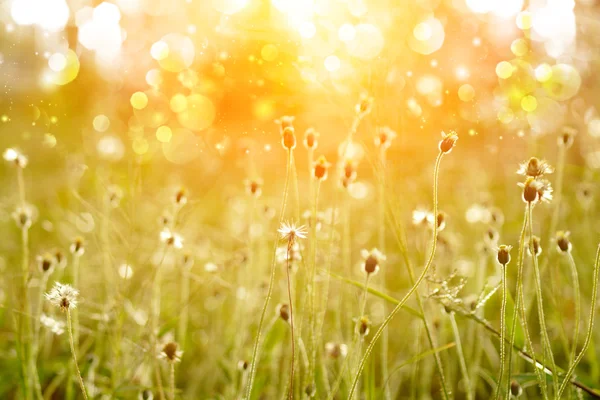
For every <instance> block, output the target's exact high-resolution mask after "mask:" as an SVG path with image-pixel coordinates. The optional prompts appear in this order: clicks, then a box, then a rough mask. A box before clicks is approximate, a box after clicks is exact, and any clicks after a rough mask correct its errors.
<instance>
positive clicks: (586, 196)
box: [576, 183, 594, 209]
mask: <svg viewBox="0 0 600 400" xmlns="http://www.w3.org/2000/svg"><path fill="white" fill-rule="evenodd" d="M576 195H577V200H578V201H579V203H580V204H581V207H583V208H584V209H588V208H590V207H591V205H592V202H593V201H594V186H592V185H590V184H589V183H582V184H580V185H579V187H578V188H577V192H576Z"/></svg>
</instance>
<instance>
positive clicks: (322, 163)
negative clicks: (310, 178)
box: [313, 156, 331, 181]
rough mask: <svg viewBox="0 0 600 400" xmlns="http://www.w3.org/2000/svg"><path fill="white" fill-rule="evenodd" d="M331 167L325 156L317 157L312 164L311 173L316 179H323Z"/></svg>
mask: <svg viewBox="0 0 600 400" xmlns="http://www.w3.org/2000/svg"><path fill="white" fill-rule="evenodd" d="M329 167H331V163H329V162H328V161H327V159H326V158H325V156H321V157H319V159H318V160H317V161H315V163H314V165H313V175H314V177H315V178H317V180H320V181H324V180H325V179H327V172H328V170H329Z"/></svg>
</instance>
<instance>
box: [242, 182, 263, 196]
mask: <svg viewBox="0 0 600 400" xmlns="http://www.w3.org/2000/svg"><path fill="white" fill-rule="evenodd" d="M262 185H263V182H262V179H246V180H245V181H244V186H246V193H248V194H249V195H250V196H253V197H260V195H261V194H262Z"/></svg>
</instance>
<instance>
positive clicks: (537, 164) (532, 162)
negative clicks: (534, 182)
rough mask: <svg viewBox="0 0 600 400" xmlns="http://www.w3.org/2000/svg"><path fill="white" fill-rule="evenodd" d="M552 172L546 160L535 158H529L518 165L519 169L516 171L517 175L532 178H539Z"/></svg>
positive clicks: (552, 169)
mask: <svg viewBox="0 0 600 400" xmlns="http://www.w3.org/2000/svg"><path fill="white" fill-rule="evenodd" d="M553 172H554V168H552V167H551V166H550V164H548V162H546V160H540V159H538V158H536V157H531V158H530V159H529V160H528V161H525V162H522V163H521V164H519V169H518V170H517V174H519V175H523V176H530V177H533V178H539V177H542V176H544V175H546V174H551V173H553Z"/></svg>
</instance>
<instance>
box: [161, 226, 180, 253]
mask: <svg viewBox="0 0 600 400" xmlns="http://www.w3.org/2000/svg"><path fill="white" fill-rule="evenodd" d="M160 240H161V241H162V242H163V243H165V244H166V245H167V246H173V247H174V248H176V249H181V248H182V247H183V238H182V237H181V235H179V234H177V233H175V232H172V231H171V230H170V229H168V228H165V229H163V230H162V231H160Z"/></svg>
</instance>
